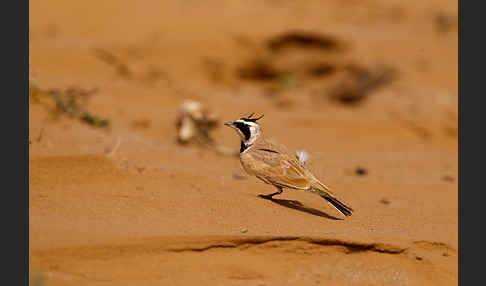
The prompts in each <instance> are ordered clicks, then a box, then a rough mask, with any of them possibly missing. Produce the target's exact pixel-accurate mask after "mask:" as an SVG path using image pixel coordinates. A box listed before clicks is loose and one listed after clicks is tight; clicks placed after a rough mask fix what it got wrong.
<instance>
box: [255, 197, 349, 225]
mask: <svg viewBox="0 0 486 286" xmlns="http://www.w3.org/2000/svg"><path fill="white" fill-rule="evenodd" d="M263 199H265V200H269V201H271V202H273V203H276V204H279V205H281V206H284V207H286V208H291V209H294V210H298V211H301V212H305V213H308V214H311V215H315V216H320V217H325V218H328V219H333V220H342V218H337V217H335V216H332V215H329V214H327V213H325V212H322V211H320V210H318V209H314V208H310V207H306V206H305V205H304V204H302V203H301V202H299V201H294V200H284V199H274V198H263Z"/></svg>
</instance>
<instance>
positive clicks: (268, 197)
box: [258, 194, 274, 200]
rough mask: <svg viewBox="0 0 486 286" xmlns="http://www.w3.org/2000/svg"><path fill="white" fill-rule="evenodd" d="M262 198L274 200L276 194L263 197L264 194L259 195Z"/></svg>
mask: <svg viewBox="0 0 486 286" xmlns="http://www.w3.org/2000/svg"><path fill="white" fill-rule="evenodd" d="M258 196H259V197H260V198H262V199H266V200H273V196H274V194H270V195H263V194H260V195H258Z"/></svg>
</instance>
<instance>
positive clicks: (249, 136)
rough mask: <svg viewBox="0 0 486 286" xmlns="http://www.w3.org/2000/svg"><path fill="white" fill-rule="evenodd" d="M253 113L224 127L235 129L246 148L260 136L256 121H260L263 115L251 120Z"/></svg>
mask: <svg viewBox="0 0 486 286" xmlns="http://www.w3.org/2000/svg"><path fill="white" fill-rule="evenodd" d="M253 115H254V113H252V114H250V116H248V117H242V118H240V119H238V120H236V121H234V122H227V123H225V124H224V125H226V126H228V127H231V128H233V129H235V130H236V131H237V132H238V134H239V135H240V138H241V142H242V144H244V145H245V146H246V147H249V146H250V145H252V144H253V143H254V142H255V140H256V139H257V138H258V137H259V136H260V135H261V129H260V125H258V123H257V120H259V119H262V118H263V115H261V116H260V117H257V118H252V116H253Z"/></svg>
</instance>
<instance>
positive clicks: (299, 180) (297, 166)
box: [225, 113, 353, 216]
mask: <svg viewBox="0 0 486 286" xmlns="http://www.w3.org/2000/svg"><path fill="white" fill-rule="evenodd" d="M252 116H253V113H252V114H251V115H250V116H248V117H244V118H240V119H239V120H236V121H235V122H228V123H225V125H226V126H229V127H231V128H234V129H235V130H236V131H237V132H238V134H239V135H240V137H241V147H240V162H241V165H242V166H243V169H245V171H246V172H247V173H248V174H249V175H253V176H256V177H257V178H258V179H260V180H262V181H263V182H265V183H267V184H270V185H273V186H275V187H276V188H277V190H278V191H277V192H275V193H272V194H268V195H260V197H262V198H265V199H272V197H273V196H274V195H278V194H281V193H282V191H283V189H284V188H287V189H295V190H305V191H310V192H313V193H316V194H318V195H319V196H321V197H322V198H324V199H326V200H327V201H328V202H329V203H330V204H331V205H332V206H334V207H335V208H336V209H337V210H338V211H340V212H341V213H342V214H344V215H345V216H350V215H351V214H352V212H353V209H352V208H350V207H348V206H346V205H345V204H343V203H342V202H340V201H339V200H338V199H337V198H336V197H335V196H334V194H333V193H331V191H330V190H329V188H328V187H327V186H326V185H324V184H323V183H321V182H320V181H319V180H318V179H317V178H316V177H315V176H314V175H313V174H312V173H311V172H310V171H309V170H308V169H307V168H306V166H305V165H304V163H303V162H301V161H299V160H298V159H297V158H296V157H295V156H292V155H290V154H289V153H288V152H287V150H286V148H285V147H284V146H277V145H276V144H273V143H271V142H269V141H266V140H265V139H264V138H263V131H262V129H261V127H260V125H258V123H257V120H259V119H261V118H262V117H263V115H262V116H260V117H258V118H252Z"/></svg>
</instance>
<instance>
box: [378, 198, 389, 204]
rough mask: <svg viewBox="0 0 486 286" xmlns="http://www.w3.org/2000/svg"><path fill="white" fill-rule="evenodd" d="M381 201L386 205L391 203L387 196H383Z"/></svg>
mask: <svg viewBox="0 0 486 286" xmlns="http://www.w3.org/2000/svg"><path fill="white" fill-rule="evenodd" d="M380 203H382V204H384V205H389V204H390V200H389V199H387V198H382V199H381V200H380Z"/></svg>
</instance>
